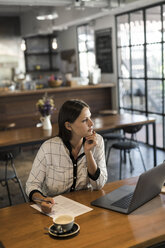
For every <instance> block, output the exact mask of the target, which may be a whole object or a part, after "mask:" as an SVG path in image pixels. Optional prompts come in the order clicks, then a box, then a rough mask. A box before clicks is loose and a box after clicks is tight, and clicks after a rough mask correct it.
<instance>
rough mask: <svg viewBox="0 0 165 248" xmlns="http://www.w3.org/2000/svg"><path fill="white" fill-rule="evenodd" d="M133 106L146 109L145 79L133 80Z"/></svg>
mask: <svg viewBox="0 0 165 248" xmlns="http://www.w3.org/2000/svg"><path fill="white" fill-rule="evenodd" d="M132 91H133V108H134V109H138V110H145V85H144V80H133V81H132Z"/></svg>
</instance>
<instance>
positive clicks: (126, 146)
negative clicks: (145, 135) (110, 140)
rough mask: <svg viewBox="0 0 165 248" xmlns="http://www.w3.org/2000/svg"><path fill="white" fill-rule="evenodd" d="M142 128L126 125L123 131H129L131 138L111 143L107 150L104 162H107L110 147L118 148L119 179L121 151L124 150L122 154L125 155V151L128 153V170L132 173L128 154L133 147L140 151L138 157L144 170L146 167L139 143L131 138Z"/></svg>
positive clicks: (140, 126)
mask: <svg viewBox="0 0 165 248" xmlns="http://www.w3.org/2000/svg"><path fill="white" fill-rule="evenodd" d="M141 128H142V125H134V126H128V127H125V128H123V131H124V133H130V134H131V139H130V140H128V139H125V140H124V141H119V142H117V143H114V144H112V146H111V147H110V148H109V150H108V154H107V160H106V163H107V164H108V159H109V157H110V152H111V149H112V148H114V149H117V150H120V168H119V179H121V175H122V151H124V154H125V155H126V153H128V155H129V161H130V172H131V173H132V171H133V169H134V167H133V164H132V160H131V156H130V152H131V150H133V149H138V151H139V153H140V157H141V160H142V164H143V168H144V170H145V171H146V167H145V164H144V159H143V156H142V153H141V150H140V147H139V143H138V142H137V139H136V140H133V139H134V138H135V137H136V133H137V132H138V131H139V130H140V129H141Z"/></svg>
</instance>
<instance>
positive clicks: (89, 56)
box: [77, 25, 96, 77]
mask: <svg viewBox="0 0 165 248" xmlns="http://www.w3.org/2000/svg"><path fill="white" fill-rule="evenodd" d="M77 37H78V53H79V67H80V76H81V77H88V76H89V72H90V71H92V68H93V67H94V66H95V64H96V62H95V61H96V59H95V45H94V29H93V27H92V26H91V25H82V26H79V27H78V28H77Z"/></svg>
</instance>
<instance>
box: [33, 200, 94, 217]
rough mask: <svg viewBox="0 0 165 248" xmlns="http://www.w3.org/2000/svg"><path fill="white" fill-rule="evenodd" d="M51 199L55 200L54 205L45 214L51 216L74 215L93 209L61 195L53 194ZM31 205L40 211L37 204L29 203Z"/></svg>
mask: <svg viewBox="0 0 165 248" xmlns="http://www.w3.org/2000/svg"><path fill="white" fill-rule="evenodd" d="M53 199H54V201H55V205H54V206H53V208H52V212H51V213H50V214H47V215H48V216H50V217H52V218H54V217H55V216H57V215H60V214H71V215H73V216H74V217H76V216H79V215H81V214H85V213H87V212H89V211H91V210H93V209H92V208H89V207H87V206H85V205H83V204H81V203H79V202H76V201H73V200H71V199H69V198H67V197H65V196H62V195H58V196H55V197H54V198H53ZM31 207H33V208H35V209H36V210H38V211H40V212H41V208H40V206H39V205H37V204H33V205H31Z"/></svg>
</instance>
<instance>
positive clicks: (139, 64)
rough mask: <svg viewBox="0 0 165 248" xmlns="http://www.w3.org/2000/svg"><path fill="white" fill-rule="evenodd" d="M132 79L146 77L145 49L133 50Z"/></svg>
mask: <svg viewBox="0 0 165 248" xmlns="http://www.w3.org/2000/svg"><path fill="white" fill-rule="evenodd" d="M131 56H132V77H144V47H143V46H134V47H132V48H131Z"/></svg>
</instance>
